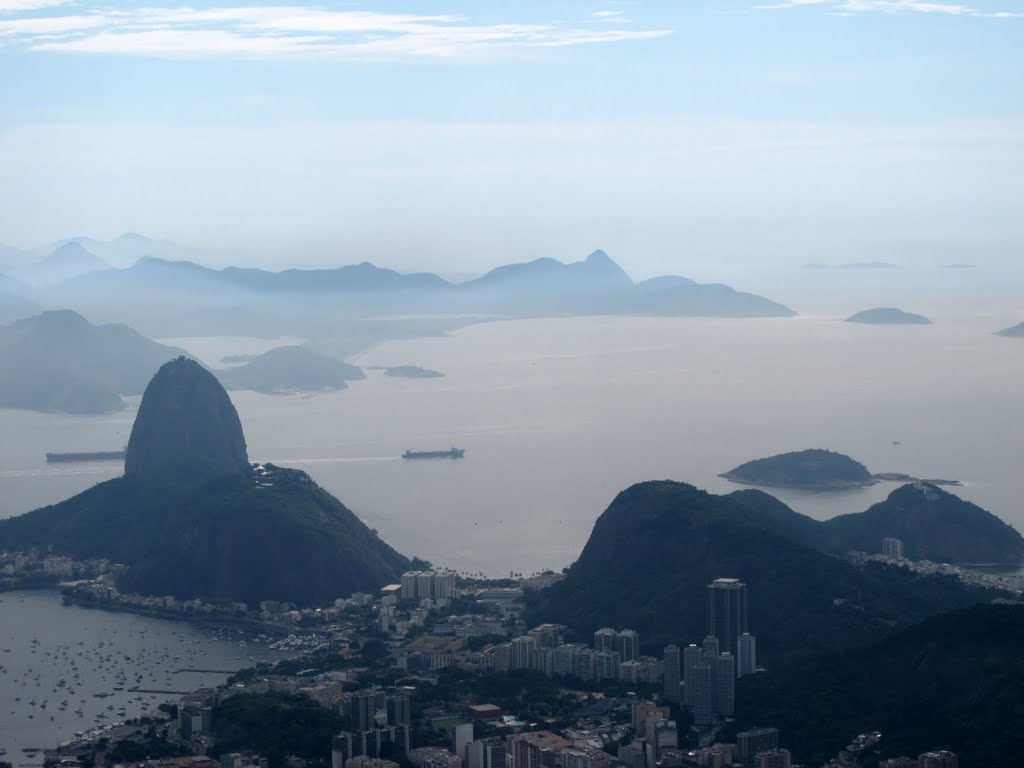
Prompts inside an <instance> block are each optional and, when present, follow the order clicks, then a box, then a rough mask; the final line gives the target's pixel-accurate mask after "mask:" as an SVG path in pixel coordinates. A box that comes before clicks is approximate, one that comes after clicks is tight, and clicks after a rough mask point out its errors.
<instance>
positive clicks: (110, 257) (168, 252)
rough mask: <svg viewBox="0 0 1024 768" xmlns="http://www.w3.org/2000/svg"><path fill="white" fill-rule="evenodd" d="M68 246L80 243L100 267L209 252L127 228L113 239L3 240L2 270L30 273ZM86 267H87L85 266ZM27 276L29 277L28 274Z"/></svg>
mask: <svg viewBox="0 0 1024 768" xmlns="http://www.w3.org/2000/svg"><path fill="white" fill-rule="evenodd" d="M67 246H76V247H77V248H78V249H81V251H84V252H85V253H88V254H89V256H90V257H91V258H93V259H98V260H99V261H100V262H102V265H101V266H99V267H98V268H99V269H108V268H110V267H128V266H131V265H132V264H134V263H135V262H136V261H138V260H139V259H141V258H145V257H147V256H150V257H155V258H163V259H190V258H191V259H194V258H199V257H201V256H202V255H203V254H205V253H206V252H205V251H203V250H199V249H195V248H189V247H186V246H182V245H178V244H177V243H173V242H171V241H169V240H155V239H153V238H151V237H145V236H144V235H140V234H137V233H135V232H126V233H124V234H123V235H120V236H119V237H116V238H114V239H113V240H96V239H95V238H91V237H70V238H66V239H64V240H58V241H56V242H54V243H50V244H48V245H44V246H41V247H39V248H34V249H23V248H14V247H12V246H9V245H3V244H2V243H0V272H3V271H7V272H12V273H18V272H19V271H20V270H28V272H27V274H28V275H30V274H31V273H32V271H34V270H35V268H36V267H38V266H39V265H40V264H42V263H43V262H45V261H46V260H48V259H49V258H50V257H52V256H53V254H54V253H56V252H58V251H62V250H65V249H66V248H67ZM83 271H85V270H83ZM26 279H27V278H26Z"/></svg>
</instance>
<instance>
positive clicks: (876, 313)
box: [846, 307, 932, 325]
mask: <svg viewBox="0 0 1024 768" xmlns="http://www.w3.org/2000/svg"><path fill="white" fill-rule="evenodd" d="M846 322H848V323H865V324H867V325H931V324H932V321H931V320H929V319H928V318H927V317H925V316H924V315H915V314H913V313H911V312H904V311H903V310H902V309H896V308H895V307H875V308H874V309H865V310H864V311H863V312H857V313H856V314H853V315H850V316H849V317H848V318H846Z"/></svg>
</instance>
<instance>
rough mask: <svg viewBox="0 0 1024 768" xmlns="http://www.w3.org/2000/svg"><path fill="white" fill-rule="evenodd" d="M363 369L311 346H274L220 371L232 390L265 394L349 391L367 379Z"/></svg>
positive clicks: (223, 380) (219, 373) (221, 378)
mask: <svg viewBox="0 0 1024 768" xmlns="http://www.w3.org/2000/svg"><path fill="white" fill-rule="evenodd" d="M364 376H365V374H364V373H363V371H362V369H361V368H359V367H357V366H355V365H350V364H349V363H345V362H342V361H341V360H337V359H335V358H333V357H328V356H327V355H322V354H320V353H319V352H314V351H313V350H311V349H309V348H307V347H299V346H286V347H274V349H271V350H269V351H267V352H264V353H263V354H262V355H257V356H256V357H253V358H252V359H250V360H249V361H248V362H247V363H245V364H244V365H240V366H237V367H235V368H226V369H224V370H220V371H217V377H218V378H219V379H220V380H221V381H222V382H223V383H224V386H226V387H227V388H228V389H251V390H253V391H255V392H262V393H263V394H279V393H282V392H314V391H330V390H337V389H345V388H347V387H348V384H347V382H349V381H353V380H356V379H362V378H364Z"/></svg>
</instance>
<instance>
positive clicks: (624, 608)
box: [529, 481, 990, 663]
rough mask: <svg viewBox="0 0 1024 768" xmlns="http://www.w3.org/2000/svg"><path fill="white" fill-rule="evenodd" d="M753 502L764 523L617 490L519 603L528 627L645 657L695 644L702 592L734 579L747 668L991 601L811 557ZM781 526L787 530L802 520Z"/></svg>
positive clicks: (668, 487) (671, 495)
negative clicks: (626, 634)
mask: <svg viewBox="0 0 1024 768" xmlns="http://www.w3.org/2000/svg"><path fill="white" fill-rule="evenodd" d="M754 493H757V492H754ZM757 498H758V499H759V500H760V501H761V502H762V503H763V504H764V507H765V508H766V509H768V510H769V511H770V512H772V514H765V515H762V514H761V509H760V507H759V505H757V504H752V503H751V497H750V496H749V494H747V495H739V496H738V497H737V495H729V496H714V495H712V494H709V493H706V492H704V491H700V490H698V489H697V488H694V487H693V486H690V485H686V484H684V483H676V482H670V481H661V482H648V483H640V484H638V485H634V486H632V487H631V488H628V489H626V490H625V491H623V492H621V493H620V494H619V495H618V496H617V497H616V499H615V500H614V501H613V502H612V504H611V505H610V506H609V507H608V509H607V510H606V511H605V512H604V513H603V514H602V515H601V517H600V518H599V519H598V520H597V522H596V524H595V525H594V531H593V533H592V534H591V536H590V539H589V541H588V542H587V545H586V547H585V548H584V550H583V553H582V554H581V555H580V557H579V559H578V560H577V561H576V562H575V563H574V564H573V565H572V567H571V568H570V569H569V572H568V574H567V576H566V578H565V580H564V581H562V582H560V583H558V584H556V585H554V586H552V587H551V588H549V589H547V590H543V591H541V592H539V593H529V594H531V605H530V610H529V614H530V615H529V619H530V622H531V623H535V622H539V621H557V622H562V623H565V624H568V625H569V626H570V627H571V628H572V629H574V630H576V631H577V632H579V633H581V634H587V633H590V632H593V631H594V630H595V629H597V628H598V627H601V626H619V627H632V628H634V629H636V630H638V631H639V632H640V636H641V638H642V640H643V642H644V645H645V647H646V648H647V649H648V650H650V651H657V650H660V648H661V647H662V646H663V645H665V644H666V643H669V642H674V643H689V642H699V641H700V639H701V638H703V636H704V634H705V632H706V616H705V611H706V586H707V584H708V583H709V582H711V581H712V580H713V579H716V578H721V577H736V578H740V579H742V580H744V581H745V582H746V583H747V585H748V594H749V598H748V600H749V626H750V631H751V632H752V633H754V634H755V635H757V638H758V656H759V658H760V659H762V660H764V661H766V662H771V663H774V662H776V661H778V660H781V659H785V658H791V657H794V656H798V655H802V654H807V653H812V652H820V651H825V650H832V649H837V648H850V647H855V646H857V645H862V644H864V643H867V642H870V641H871V640H874V639H877V638H878V637H881V636H884V635H886V634H888V633H889V632H891V631H893V630H895V629H898V628H902V627H906V626H908V625H910V624H912V623H913V622H915V621H919V620H921V619H923V618H925V617H927V616H931V615H934V614H936V613H941V612H943V611H947V610H952V609H955V608H960V607H964V606H968V605H972V604H974V603H976V602H979V601H982V600H986V599H989V597H990V594H989V593H986V592H985V591H983V590H978V589H972V588H968V587H965V586H964V585H962V584H961V583H960V582H958V581H956V580H955V579H953V578H935V577H921V576H916V575H914V574H911V573H910V572H908V571H906V570H904V569H900V568H897V567H893V566H882V565H869V566H868V567H865V568H859V567H856V566H854V565H853V564H851V563H849V562H847V561H845V560H843V559H841V558H838V557H835V556H832V555H829V554H826V553H824V552H821V551H818V550H816V549H814V548H812V547H811V546H809V545H808V544H806V543H802V542H800V541H798V540H796V539H795V538H793V536H792V534H791V533H790V532H788V531H787V532H780V531H779V530H778V528H779V523H778V521H779V520H780V519H783V516H784V513H783V512H782V510H786V509H788V508H786V507H785V506H784V505H781V504H780V503H779V502H777V501H776V500H774V499H771V497H770V496H767V495H766V494H759V493H758V494H757ZM766 500H771V501H772V502H774V504H768V503H767V501H766ZM788 516H789V517H791V518H792V519H791V527H790V529H789V530H792V529H793V528H795V527H796V525H795V523H797V522H799V518H800V517H802V516H799V515H797V513H795V512H793V511H792V510H789V511H788Z"/></svg>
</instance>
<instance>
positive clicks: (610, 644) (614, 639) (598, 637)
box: [594, 627, 619, 651]
mask: <svg viewBox="0 0 1024 768" xmlns="http://www.w3.org/2000/svg"><path fill="white" fill-rule="evenodd" d="M618 639H619V633H618V632H616V631H615V630H614V629H611V628H610V627H602V628H601V629H599V630H597V632H595V633H594V647H595V648H596V649H597V650H599V651H617V650H618V648H617V647H616V646H617V645H618Z"/></svg>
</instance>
